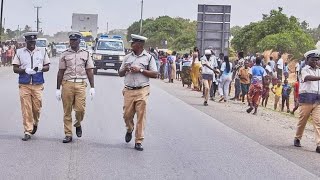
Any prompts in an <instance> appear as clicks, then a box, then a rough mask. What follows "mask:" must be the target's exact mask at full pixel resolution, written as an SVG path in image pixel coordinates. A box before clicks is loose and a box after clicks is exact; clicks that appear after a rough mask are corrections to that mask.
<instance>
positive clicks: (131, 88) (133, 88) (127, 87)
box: [125, 85, 149, 90]
mask: <svg viewBox="0 0 320 180" xmlns="http://www.w3.org/2000/svg"><path fill="white" fill-rule="evenodd" d="M148 86H149V85H146V86H139V87H131V86H125V88H126V89H129V90H138V89H142V88H145V87H148Z"/></svg>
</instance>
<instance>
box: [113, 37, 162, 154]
mask: <svg viewBox="0 0 320 180" xmlns="http://www.w3.org/2000/svg"><path fill="white" fill-rule="evenodd" d="M131 38H132V40H131V41H130V42H131V48H132V53H130V54H128V55H127V56H126V57H125V58H124V60H123V62H122V65H121V67H120V70H119V75H120V77H124V84H125V87H124V89H123V91H122V94H123V97H124V106H123V110H124V113H123V118H124V121H125V124H126V127H127V132H126V135H125V141H126V142H127V143H129V142H130V141H131V139H132V132H133V130H134V129H135V136H136V138H135V146H134V148H135V149H136V150H138V151H143V147H142V142H143V140H144V128H145V122H146V110H147V101H148V98H149V94H150V87H149V85H150V82H149V78H157V77H158V71H157V66H156V61H155V59H154V57H153V56H151V55H150V54H149V53H148V52H147V51H146V50H144V44H145V41H146V40H147V38H146V37H143V36H139V35H135V34H132V35H131ZM135 114H137V125H136V127H134V121H133V118H134V116H135Z"/></svg>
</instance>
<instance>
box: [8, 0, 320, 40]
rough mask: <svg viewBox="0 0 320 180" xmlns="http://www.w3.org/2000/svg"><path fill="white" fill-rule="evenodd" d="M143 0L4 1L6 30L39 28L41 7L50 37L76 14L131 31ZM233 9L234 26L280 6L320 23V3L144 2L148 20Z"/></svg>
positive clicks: (313, 23)
mask: <svg viewBox="0 0 320 180" xmlns="http://www.w3.org/2000/svg"><path fill="white" fill-rule="evenodd" d="M140 2H141V0H4V14H3V15H4V17H5V28H11V29H17V28H18V25H20V27H22V28H23V27H24V26H25V25H26V24H28V25H30V26H31V27H32V28H33V29H36V23H35V20H36V9H35V8H34V6H36V5H40V6H42V8H41V9H40V20H41V21H42V24H41V28H43V30H44V32H45V33H46V34H53V33H55V32H57V31H69V30H70V28H71V18H72V13H89V14H90V13H92V14H99V17H98V18H99V22H98V23H99V31H100V32H105V31H106V29H107V22H109V30H111V29H120V28H127V27H128V26H129V25H130V24H131V23H132V22H134V21H136V20H139V19H140ZM199 3H200V4H219V5H220V4H227V5H231V6H232V15H231V24H232V26H234V25H242V26H243V25H246V24H249V23H250V22H253V21H258V20H260V19H261V18H262V14H263V13H264V14H266V13H269V12H270V10H271V9H274V8H277V7H279V6H281V7H283V8H284V12H285V13H287V14H289V15H294V16H296V17H298V18H299V19H300V20H306V21H307V22H308V23H309V24H310V26H311V27H317V26H318V25H319V24H320V10H319V7H320V0H303V1H302V0H144V5H145V6H144V9H145V11H144V18H148V17H158V16H162V15H169V16H172V17H178V16H179V17H183V18H189V19H192V20H196V18H197V5H198V4H199Z"/></svg>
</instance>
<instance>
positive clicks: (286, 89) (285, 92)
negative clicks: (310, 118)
mask: <svg viewBox="0 0 320 180" xmlns="http://www.w3.org/2000/svg"><path fill="white" fill-rule="evenodd" d="M291 91H292V88H291V85H290V84H288V80H287V79H285V80H284V84H283V85H282V104H281V111H282V112H283V109H284V103H286V106H287V113H290V109H289V99H290V94H291Z"/></svg>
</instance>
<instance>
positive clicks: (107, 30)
mask: <svg viewBox="0 0 320 180" xmlns="http://www.w3.org/2000/svg"><path fill="white" fill-rule="evenodd" d="M107 34H109V22H107Z"/></svg>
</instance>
